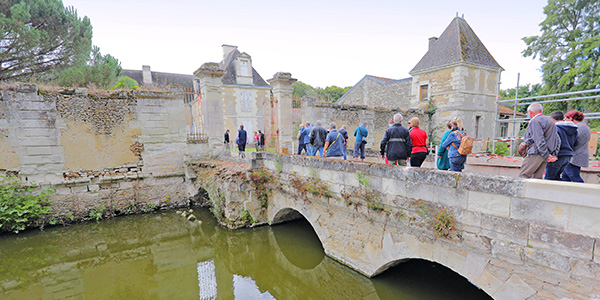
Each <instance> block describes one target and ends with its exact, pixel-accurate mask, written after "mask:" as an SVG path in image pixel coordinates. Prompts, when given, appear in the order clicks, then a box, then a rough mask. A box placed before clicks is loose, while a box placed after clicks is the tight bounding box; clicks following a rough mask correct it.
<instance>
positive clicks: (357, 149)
mask: <svg viewBox="0 0 600 300" xmlns="http://www.w3.org/2000/svg"><path fill="white" fill-rule="evenodd" d="M402 119H403V118H402V115H401V114H396V115H394V117H393V118H392V120H390V126H389V128H388V129H387V130H386V132H385V134H384V137H383V140H382V141H381V148H380V149H381V156H382V158H383V159H384V160H385V162H386V164H394V165H404V166H406V165H408V163H409V162H410V166H413V167H420V166H421V165H422V164H423V162H424V161H425V158H426V156H427V154H428V149H427V145H428V144H429V137H428V136H427V133H426V132H425V131H424V130H422V129H420V128H419V124H420V120H419V119H418V118H412V119H411V120H410V121H409V126H410V127H409V128H408V129H407V128H405V127H403V126H402ZM354 137H355V139H354V148H353V149H354V150H353V152H352V157H353V158H354V160H358V159H360V160H361V161H364V160H365V157H366V156H365V146H366V144H367V140H368V138H369V130H368V129H367V122H362V123H361V124H360V125H359V126H358V127H356V129H355V130H354ZM297 138H298V152H297V154H298V155H301V154H302V153H303V151H304V154H305V155H309V156H316V155H317V153H319V156H320V157H321V158H322V157H327V158H333V159H344V160H346V159H347V149H348V140H349V136H348V131H347V127H346V125H342V127H340V128H339V130H338V128H337V125H336V124H335V123H333V122H331V123H329V130H327V129H325V128H324V127H323V126H322V124H321V121H317V122H316V124H315V125H314V126H313V125H312V124H311V123H310V122H306V123H305V124H302V125H300V129H299V130H298V135H297Z"/></svg>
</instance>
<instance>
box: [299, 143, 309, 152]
mask: <svg viewBox="0 0 600 300" xmlns="http://www.w3.org/2000/svg"><path fill="white" fill-rule="evenodd" d="M302 149H304V153H305V154H306V155H308V153H309V152H308V149H306V144H300V145H298V155H300V154H302Z"/></svg>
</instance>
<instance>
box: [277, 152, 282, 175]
mask: <svg viewBox="0 0 600 300" xmlns="http://www.w3.org/2000/svg"><path fill="white" fill-rule="evenodd" d="M275 170H276V171H277V174H281V172H283V161H281V157H280V156H277V158H275Z"/></svg>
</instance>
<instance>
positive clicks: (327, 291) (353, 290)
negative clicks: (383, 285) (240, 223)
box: [259, 208, 377, 299]
mask: <svg viewBox="0 0 600 300" xmlns="http://www.w3.org/2000/svg"><path fill="white" fill-rule="evenodd" d="M288 217H289V218H288ZM298 219H303V220H299V221H300V222H306V223H308V224H311V226H310V227H312V230H311V228H307V227H308V226H302V223H300V224H289V225H291V226H272V227H270V228H269V242H270V244H271V245H272V247H273V249H274V253H273V257H272V259H273V260H274V261H276V262H277V265H278V268H275V269H274V270H271V272H270V273H271V275H272V276H274V277H276V284H274V286H277V287H278V288H267V287H266V286H260V285H259V286H260V287H261V288H266V290H269V291H270V292H271V294H272V295H273V296H275V298H277V299H289V298H290V297H291V298H293V297H292V296H293V295H300V293H307V291H310V292H308V293H307V294H304V296H306V298H308V299H377V298H373V297H372V296H374V295H375V294H376V291H375V288H374V287H373V284H372V283H371V281H370V279H369V278H367V277H365V276H363V275H361V274H359V273H357V272H352V271H350V272H349V271H348V268H347V267H346V266H344V265H342V264H341V263H339V262H337V261H335V260H333V259H331V258H328V257H325V252H324V250H323V248H322V247H323V246H322V243H321V241H320V240H319V239H318V235H317V234H316V230H315V227H314V226H312V223H311V222H310V221H309V220H308V219H307V218H305V217H304V215H303V214H302V213H300V212H298V211H297V210H295V209H292V208H284V209H281V210H279V211H278V212H277V213H276V214H275V215H274V218H273V220H274V222H272V224H279V223H283V222H285V221H290V220H293V221H296V220H298ZM306 223H305V224H306ZM308 224H306V225H308ZM287 227H289V228H290V230H287V229H288V228H287ZM302 231H304V232H302ZM306 237H308V238H309V239H312V241H308V243H313V245H312V250H310V252H309V253H305V254H304V255H305V256H313V255H314V253H313V252H316V251H319V252H320V253H316V254H317V255H316V257H313V258H309V259H308V260H304V261H303V260H298V258H297V257H296V256H298V255H300V256H302V255H303V254H302V253H298V252H297V250H296V249H293V247H294V246H302V245H299V244H298V243H296V242H300V243H302V242H303V241H305V238H306ZM294 239H295V241H293V240H294ZM314 244H317V245H314ZM299 248H305V247H299ZM332 274H333V275H334V276H333V277H332V276H331V275H332ZM339 282H344V283H346V284H344V285H340V284H339ZM294 289H299V292H298V293H295V292H294Z"/></svg>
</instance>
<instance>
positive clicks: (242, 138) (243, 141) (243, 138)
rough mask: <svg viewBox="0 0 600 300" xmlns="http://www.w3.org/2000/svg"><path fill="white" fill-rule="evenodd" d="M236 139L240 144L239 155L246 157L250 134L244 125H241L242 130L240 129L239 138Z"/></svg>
mask: <svg viewBox="0 0 600 300" xmlns="http://www.w3.org/2000/svg"><path fill="white" fill-rule="evenodd" d="M235 140H236V143H237V145H238V150H240V153H239V154H238V155H239V156H241V157H246V155H245V154H244V152H245V151H246V143H248V134H247V133H246V130H244V125H240V130H238V133H237V138H236V139H235Z"/></svg>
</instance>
